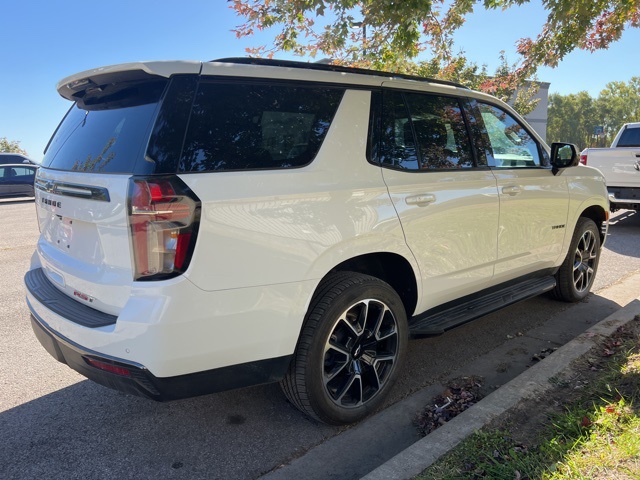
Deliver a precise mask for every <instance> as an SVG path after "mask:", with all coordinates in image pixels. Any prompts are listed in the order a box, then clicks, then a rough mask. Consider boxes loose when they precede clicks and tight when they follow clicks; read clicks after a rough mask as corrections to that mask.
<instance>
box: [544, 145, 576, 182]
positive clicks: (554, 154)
mask: <svg viewBox="0 0 640 480" xmlns="http://www.w3.org/2000/svg"><path fill="white" fill-rule="evenodd" d="M579 162H580V155H578V148H577V147H576V146H575V145H574V144H572V143H557V142H556V143H552V144H551V166H552V167H553V168H552V169H551V172H552V173H553V174H554V175H557V174H558V172H559V171H560V169H561V168H567V167H575V166H576V165H578V163H579Z"/></svg>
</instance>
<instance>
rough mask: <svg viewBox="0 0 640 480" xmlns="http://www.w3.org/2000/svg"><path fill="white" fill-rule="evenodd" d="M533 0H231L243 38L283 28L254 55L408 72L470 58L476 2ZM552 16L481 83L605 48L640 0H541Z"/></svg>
mask: <svg viewBox="0 0 640 480" xmlns="http://www.w3.org/2000/svg"><path fill="white" fill-rule="evenodd" d="M529 1H530V0H482V1H481V2H477V3H476V1H474V0H402V1H391V0H228V2H230V4H231V8H233V9H234V10H235V11H236V12H237V13H238V14H239V15H240V16H241V17H244V18H245V19H246V22H245V23H244V24H242V25H240V26H238V27H237V28H236V30H235V32H236V35H237V36H238V37H244V36H248V35H252V34H253V32H254V31H256V30H264V29H267V28H280V32H279V33H277V34H276V35H275V38H274V42H273V46H271V47H269V48H267V47H266V46H262V47H257V48H252V49H249V51H248V53H250V54H251V55H257V56H263V55H267V56H272V55H273V54H274V53H275V52H277V51H280V50H283V51H289V52H293V53H295V54H297V55H309V56H310V57H312V58H313V57H315V56H317V55H318V54H322V55H325V56H328V57H330V58H332V59H335V60H336V61H337V62H339V63H346V64H352V65H357V66H362V67H371V68H376V69H382V70H392V71H406V70H407V69H408V68H409V65H410V64H411V62H412V61H413V60H414V59H415V58H416V57H417V56H418V54H419V53H420V52H422V51H424V50H429V51H430V53H431V56H432V61H433V62H434V63H435V64H436V65H437V66H438V69H439V71H442V72H447V71H449V70H454V71H455V69H456V65H457V64H458V63H459V62H463V63H467V60H466V59H465V58H464V53H463V52H459V53H454V52H453V47H454V43H453V36H454V34H455V32H456V31H457V30H458V28H460V27H461V26H462V25H463V24H464V22H465V18H466V17H467V15H470V14H472V13H473V10H474V8H475V7H476V5H477V4H479V5H481V6H482V8H485V9H488V10H495V9H503V10H504V9H507V8H511V7H517V6H520V5H523V4H525V3H528V2H529ZM543 4H544V6H545V8H546V9H547V11H548V17H547V22H546V23H545V24H544V25H542V28H541V31H540V34H539V35H538V36H537V37H536V38H535V39H531V38H523V39H521V40H520V41H519V43H518V53H519V54H520V55H522V61H521V62H518V63H517V64H514V65H513V66H511V68H509V70H508V71H507V72H506V74H505V75H502V76H500V77H499V78H496V79H487V81H486V82H485V83H484V84H482V86H483V89H486V90H487V91H492V90H494V89H497V88H498V87H497V86H496V85H502V86H505V85H510V86H512V85H516V86H517V85H522V84H523V83H524V81H525V79H527V78H530V77H531V76H532V75H534V74H535V72H536V69H537V68H538V67H539V66H542V65H545V66H551V67H555V66H556V65H557V64H558V62H559V61H560V60H562V58H564V56H565V55H566V54H567V53H569V52H571V51H572V50H574V49H576V48H581V49H585V50H589V51H595V50H598V49H603V48H607V47H608V46H609V45H610V44H611V43H612V42H615V41H617V40H618V39H620V37H621V35H622V32H623V31H624V30H625V29H626V28H629V27H638V26H640V0H618V1H614V0H544V1H543Z"/></svg>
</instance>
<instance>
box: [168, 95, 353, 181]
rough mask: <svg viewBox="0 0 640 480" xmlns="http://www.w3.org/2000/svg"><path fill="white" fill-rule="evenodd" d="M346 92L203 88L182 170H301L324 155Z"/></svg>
mask: <svg viewBox="0 0 640 480" xmlns="http://www.w3.org/2000/svg"><path fill="white" fill-rule="evenodd" d="M343 93H344V90H343V89H337V88H322V87H316V88H308V87H302V86H300V87H298V86H277V85H258V84H238V83H233V84H226V83H201V84H200V86H199V88H198V92H197V94H196V99H195V102H194V105H193V109H192V113H191V118H190V119H189V127H188V131H187V136H186V140H185V145H184V149H183V152H182V159H181V161H180V170H181V171H187V172H201V171H212V170H213V171H224V170H244V169H273V168H290V167H300V166H303V165H306V164H308V163H309V162H311V161H312V160H313V158H314V157H315V155H316V154H317V153H318V150H319V149H320V145H321V144H322V140H323V139H324V137H325V135H326V133H327V130H328V129H329V126H330V125H331V121H332V119H333V116H334V115H335V112H336V110H337V108H338V105H339V103H340V100H341V98H342V95H343Z"/></svg>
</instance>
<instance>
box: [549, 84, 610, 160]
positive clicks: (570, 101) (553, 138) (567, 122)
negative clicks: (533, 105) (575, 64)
mask: <svg viewBox="0 0 640 480" xmlns="http://www.w3.org/2000/svg"><path fill="white" fill-rule="evenodd" d="M547 111H548V119H547V139H548V140H549V142H561V141H562V142H570V143H575V144H576V145H578V147H579V148H580V149H582V148H584V147H588V146H591V141H592V135H593V129H594V127H595V126H596V125H597V124H598V123H597V121H598V120H597V119H598V114H597V108H596V100H594V99H593V98H592V97H591V95H589V94H588V93H587V92H584V91H583V92H579V93H576V94H571V95H560V94H557V93H553V94H551V95H549V108H548V110H547ZM594 122H595V123H594Z"/></svg>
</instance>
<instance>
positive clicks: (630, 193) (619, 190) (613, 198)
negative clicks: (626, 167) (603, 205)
mask: <svg viewBox="0 0 640 480" xmlns="http://www.w3.org/2000/svg"><path fill="white" fill-rule="evenodd" d="M607 190H608V191H609V203H610V204H611V205H612V207H613V208H625V209H629V210H640V187H608V188H607Z"/></svg>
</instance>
